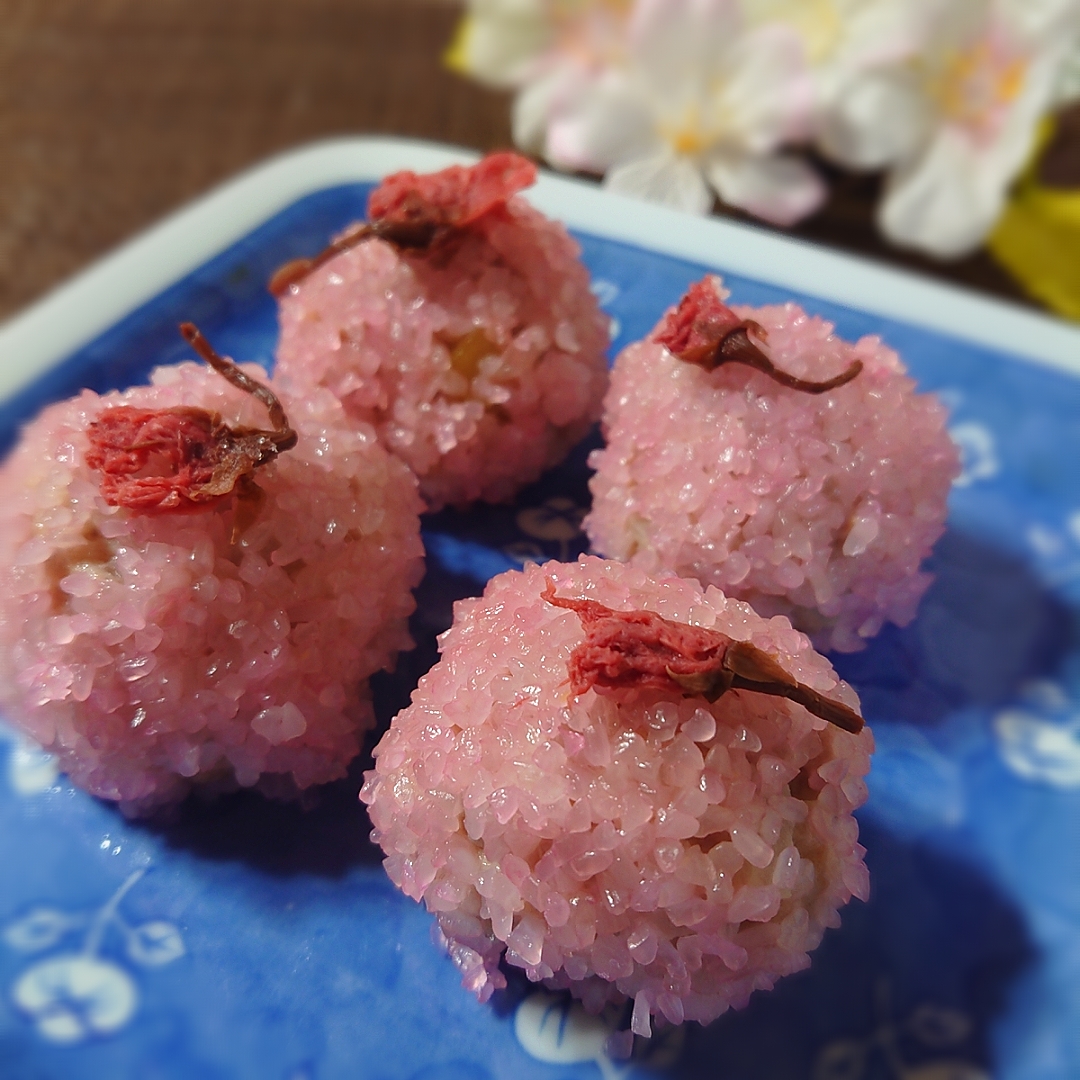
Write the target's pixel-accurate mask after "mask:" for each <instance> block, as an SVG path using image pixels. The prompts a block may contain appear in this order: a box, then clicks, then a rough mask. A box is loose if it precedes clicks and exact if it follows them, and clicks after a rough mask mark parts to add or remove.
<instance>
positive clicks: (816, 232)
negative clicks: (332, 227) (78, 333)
mask: <svg viewBox="0 0 1080 1080" xmlns="http://www.w3.org/2000/svg"><path fill="white" fill-rule="evenodd" d="M511 6H512V5H511ZM518 6H519V7H520V6H521V5H518ZM524 6H526V7H528V6H529V5H527V4H526V5H524ZM616 6H619V5H616ZM621 6H622V7H623V8H625V7H626V6H627V5H621ZM721 6H722V5H721ZM789 6H790V5H789ZM817 6H818V7H820V6H821V5H820V4H817ZM832 6H833V7H836V6H837V5H836V4H835V3H834V4H833V5H832ZM839 6H840V7H841V8H843V7H844V4H842V3H841V4H840V5H839ZM848 6H851V5H850V4H848ZM863 6H866V5H865V4H864V5H863ZM1073 6H1074V7H1075V5H1073ZM474 7H476V8H479V9H485V8H486V9H491V8H498V7H499V4H498V3H494V4H493V3H490V2H489V3H487V4H486V5H485V4H483V3H480V4H474ZM532 7H533V8H536V7H538V5H537V4H533V5H532ZM562 7H563V9H566V8H567V7H569V8H574V7H575V5H574V4H572V3H571V4H563V5H562ZM583 7H588V4H584V3H581V2H579V3H577V5H576V8H577V9H581V8H583ZM464 11H465V8H464V4H462V3H456V2H454V0H225V2H223V0H153V2H150V3H147V2H146V0H49V3H47V4H44V3H38V2H35V0H0V73H2V75H0V88H2V89H0V94H2V97H0V161H2V162H3V168H2V170H0V316H7V315H10V314H11V313H12V312H14V311H15V310H16V309H18V308H19V307H21V306H23V305H24V304H26V303H28V302H29V301H31V300H33V299H34V298H36V297H38V296H40V295H41V294H42V293H43V292H44V291H46V290H47V289H48V288H49V287H50V286H52V285H55V284H57V283H58V282H59V281H61V280H62V279H63V278H65V277H66V276H68V275H69V274H71V273H73V272H74V271H76V270H78V269H80V268H81V267H83V266H85V265H86V264H87V263H88V262H89V261H91V260H92V259H93V258H95V257H96V256H98V255H100V254H102V253H104V252H105V251H107V250H108V249H109V248H111V247H112V246H113V245H115V244H117V243H118V242H120V241H122V240H123V239H125V238H126V237H128V236H130V235H132V234H133V233H135V232H136V231H137V230H139V229H141V228H143V227H144V226H146V225H149V224H150V223H152V222H153V221H154V220H155V219H157V218H159V217H160V216H161V215H163V214H165V213H166V212H168V211H169V210H172V209H174V208H175V207H177V206H179V205H180V204H182V203H183V202H185V201H186V200H188V199H190V198H192V197H194V196H196V195H198V194H200V193H201V192H203V191H205V190H207V189H208V188H210V187H211V186H213V185H214V184H216V183H218V182H219V181H221V180H223V179H225V178H226V177H228V176H229V175H230V174H232V173H234V172H236V171H237V170H239V169H242V168H244V167H245V166H249V165H252V164H254V163H256V162H258V161H259V160H260V159H262V158H265V157H266V156H268V155H270V154H273V153H275V152H277V151H280V150H284V149H286V148H289V147H292V146H295V145H297V144H300V143H303V142H306V141H309V140H313V139H318V138H322V137H326V136H334V135H343V134H364V133H373V132H382V133H391V134H396V135H407V136H415V137H418V138H422V139H431V140H438V141H441V142H449V143H455V144H459V145H461V146H467V147H472V148H475V149H478V150H487V149H492V148H496V147H506V146H509V145H511V143H512V133H511V115H512V107H513V100H514V88H513V87H511V86H509V84H507V85H506V86H504V87H503V88H492V87H491V86H490V85H489V84H490V83H491V82H492V80H490V79H487V80H485V81H483V82H482V81H478V80H477V79H475V78H469V74H470V72H469V71H468V59H467V58H466V60H465V61H464V62H463V61H462V59H461V56H460V49H459V57H458V62H457V67H458V70H459V71H464V72H465V73H464V74H458V73H452V72H451V71H450V70H449V68H448V66H447V64H446V63H445V56H446V53H447V49H448V47H449V45H450V43H451V41H452V40H454V38H455V33H456V32H457V31H458V30H459V29H460V26H461V21H462V17H463V14H464ZM481 14H483V11H481ZM459 44H460V42H459ZM472 74H476V73H475V72H473V73H472ZM480 74H481V75H482V74H483V73H482V72H481V73H480ZM519 85H520V80H519ZM1062 115H1064V120H1060V121H1059V122H1057V124H1056V126H1055V129H1054V131H1053V132H1052V133H1050V134H1048V136H1047V138H1046V140H1045V143H1046V147H1045V149H1044V150H1043V151H1042V154H1041V158H1040V166H1039V167H1040V168H1042V169H1043V170H1044V172H1045V173H1046V174H1047V175H1048V176H1049V177H1050V180H1051V182H1052V183H1054V184H1057V185H1058V186H1060V187H1062V188H1063V189H1069V188H1071V187H1072V186H1074V185H1075V184H1076V183H1077V181H1080V131H1077V128H1078V127H1080V125H1078V124H1077V122H1076V121H1075V119H1073V120H1070V117H1071V116H1072V114H1071V113H1069V112H1067V111H1066V112H1064V113H1063V114H1062ZM807 153H808V157H809V160H810V161H811V163H812V165H813V167H814V168H815V169H816V170H817V171H818V173H819V174H820V175H821V176H822V177H823V178H824V180H825V181H826V184H827V190H828V194H827V197H826V198H825V201H824V204H823V205H822V206H821V207H820V208H819V209H817V210H816V211H815V212H813V213H811V214H810V216H809V217H806V218H805V219H804V220H802V221H801V222H800V223H799V224H797V225H794V226H792V227H789V228H788V229H786V230H784V231H787V232H789V233H791V234H793V235H797V236H801V237H804V238H807V239H810V240H814V241H819V242H822V243H826V244H829V245H832V246H834V247H839V248H843V249H846V250H850V251H856V252H861V253H864V254H868V255H870V256H872V257H874V258H876V259H881V260H885V261H889V262H891V263H894V264H898V265H904V266H910V267H915V268H917V269H920V270H923V271H926V272H928V273H931V274H934V275H936V276H937V277H939V278H945V279H947V280H951V281H954V282H959V283H963V284H966V285H969V286H972V287H975V288H977V289H980V290H983V291H987V292H990V293H993V294H997V295H1001V296H1005V297H1009V298H1012V299H1016V300H1019V301H1020V302H1024V303H1033V302H1034V303H1037V301H1031V300H1025V295H1026V294H1025V290H1024V289H1023V288H1021V286H1020V285H1018V284H1017V283H1016V281H1015V280H1014V279H1013V278H1012V277H1010V275H1009V274H1008V273H1006V272H1005V270H1003V269H1002V267H1001V265H1000V264H999V263H998V262H996V261H995V260H994V259H993V258H991V257H990V256H989V255H988V254H987V252H986V250H985V249H984V248H980V249H978V250H976V251H975V252H974V253H973V254H965V255H963V256H962V257H960V258H954V259H951V260H949V261H944V262H943V261H940V260H938V259H935V258H932V257H928V256H926V255H923V254H920V253H918V252H913V251H910V250H906V249H900V248H898V247H896V246H894V245H892V244H890V243H889V242H887V241H886V240H885V239H883V238H882V236H881V234H880V233H879V231H878V229H877V228H876V227H875V222H874V215H875V207H876V206H877V204H878V202H879V197H880V192H881V184H882V180H881V176H880V174H875V173H873V172H868V173H861V172H853V171H848V170H845V169H843V168H840V167H837V166H836V165H835V164H831V163H830V162H829V161H827V160H825V159H824V158H822V157H821V156H820V155H817V154H816V152H815V151H814V148H813V147H812V146H808V148H807ZM714 211H715V212H720V213H729V214H734V215H736V216H744V215H743V214H742V213H741V212H740V211H737V210H734V209H732V208H730V207H725V206H724V205H723V204H722V203H719V202H718V203H717V205H716V206H715V208H714ZM766 227H773V226H766Z"/></svg>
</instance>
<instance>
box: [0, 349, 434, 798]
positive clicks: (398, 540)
mask: <svg viewBox="0 0 1080 1080" xmlns="http://www.w3.org/2000/svg"><path fill="white" fill-rule="evenodd" d="M244 370H246V371H248V372H249V373H250V374H252V375H254V376H255V377H256V378H258V379H260V380H262V379H265V373H264V372H263V371H262V370H261V369H260V368H257V367H245V369H244ZM151 378H152V385H150V386H143V387H137V388H134V389H131V390H127V391H125V392H124V393H117V392H113V393H109V394H105V395H104V396H99V395H97V394H95V393H93V392H92V391H89V390H86V391H83V392H82V393H81V394H80V395H79V396H78V397H76V398H74V399H72V400H70V401H65V402H62V403H60V404H57V405H53V406H50V407H49V408H47V409H46V410H45V411H44V412H43V413H42V414H41V416H40V417H38V419H37V420H35V421H34V422H33V423H31V424H30V425H28V426H27V428H26V429H25V431H24V432H23V437H22V441H21V443H20V445H19V446H18V447H17V449H16V450H15V451H14V452H13V454H12V455H11V457H10V458H9V459H8V460H7V462H6V463H5V465H4V467H3V469H2V471H0V507H2V508H3V510H2V514H0V708H2V709H3V712H4V715H5V716H6V718H7V719H9V720H11V721H12V722H14V723H15V724H16V725H17V726H18V727H19V728H21V729H22V730H23V731H25V732H26V733H27V734H28V735H30V736H32V737H33V738H34V739H36V740H37V741H38V742H39V743H40V744H41V745H42V746H43V747H45V748H46V749H47V750H49V751H51V752H53V753H55V754H57V755H58V757H59V759H60V763H61V766H62V767H63V768H64V769H65V770H66V771H67V773H68V774H69V775H70V776H71V778H72V780H73V781H74V782H75V783H76V784H78V785H79V786H80V787H83V788H85V789H86V790H87V791H89V792H91V793H92V794H94V795H97V796H99V797H101V798H104V799H112V800H117V801H119V802H120V803H121V804H123V806H124V807H125V809H128V810H130V811H132V812H143V811H148V810H150V809H153V808H154V807H156V806H158V805H160V804H163V803H168V802H172V801H175V800H178V799H179V798H181V797H182V796H183V795H184V794H185V793H186V792H187V791H188V790H189V789H190V788H191V787H192V785H196V784H197V785H210V786H212V787H215V788H218V787H222V788H227V787H234V786H235V785H237V784H238V785H240V786H242V787H250V786H252V785H255V784H256V783H257V782H259V783H260V785H261V786H262V787H263V788H264V789H265V790H268V791H270V792H272V793H275V794H282V795H287V794H291V793H294V792H295V791H297V790H298V789H303V788H306V787H309V786H310V785H312V784H319V783H323V782H325V781H328V780H333V779H335V778H337V777H341V776H343V775H344V774H345V769H346V766H347V764H348V763H349V761H350V760H351V759H352V758H353V757H355V755H356V754H357V753H358V751H359V749H360V741H361V737H362V734H363V732H364V731H365V730H366V729H368V728H370V727H371V726H372V724H373V714H372V709H371V705H370V703H369V696H368V692H367V687H366V683H365V680H366V678H367V677H368V676H369V675H371V674H372V673H373V672H375V671H378V670H379V669H380V668H384V667H388V666H390V665H392V664H393V663H394V658H395V656H396V654H397V652H398V650H400V649H407V648H410V647H411V645H412V642H411V640H410V638H409V634H408V630H407V626H406V622H407V619H408V616H409V614H410V613H411V612H412V610H413V608H414V606H415V605H414V601H413V597H412V593H411V589H412V588H413V586H415V585H416V584H417V582H418V581H419V579H420V577H421V576H422V573H423V548H422V545H421V542H420V528H419V521H420V519H419V510H420V500H419V496H418V494H417V491H416V481H415V478H414V477H413V476H412V475H411V474H410V472H409V471H408V469H407V468H406V467H405V466H404V465H402V464H401V462H399V461H398V460H397V459H395V458H394V457H392V456H391V455H390V454H388V453H387V452H386V451H385V450H383V448H382V447H381V446H380V445H379V444H378V441H377V440H376V438H375V433H374V432H373V431H372V430H371V429H370V428H369V427H366V426H364V425H357V424H356V423H355V422H353V421H352V420H351V418H348V417H346V416H345V413H344V411H343V410H342V408H341V405H340V404H339V403H338V402H337V400H336V399H335V398H334V397H333V395H331V394H330V393H329V392H327V391H321V392H319V391H316V392H313V393H312V394H311V395H310V396H309V397H307V398H305V399H303V400H299V399H290V398H285V399H284V400H283V404H284V405H285V408H286V411H287V413H288V419H289V421H290V422H291V424H292V427H293V428H294V429H295V431H296V432H297V434H298V441H297V444H296V446H295V448H294V449H291V450H288V451H287V452H283V453H281V454H280V455H279V456H278V457H277V458H276V459H274V460H273V461H272V462H270V463H269V464H267V465H266V466H265V467H262V468H260V469H259V470H258V472H257V474H256V482H257V484H258V486H259V487H260V488H261V489H262V491H263V492H264V493H265V500H264V502H263V503H262V505H261V507H260V508H259V509H258V511H257V514H256V516H255V519H254V522H253V523H252V524H250V525H249V526H248V527H247V528H246V529H245V530H244V531H243V532H242V534H241V535H240V536H239V537H238V538H237V539H236V541H235V542H233V535H232V534H233V524H234V518H235V505H236V503H235V496H230V497H226V498H225V499H224V500H222V501H218V502H216V503H215V504H214V505H212V506H208V507H205V508H201V509H192V510H188V511H184V512H168V513H166V512H159V513H148V512H143V511H137V510H130V509H127V508H125V507H123V506H115V505H109V503H108V502H106V500H105V498H104V496H103V494H102V487H101V486H102V479H103V477H102V473H101V472H100V471H98V470H97V469H94V468H91V467H90V465H89V464H88V463H87V460H86V458H87V452H88V448H89V442H90V440H89V436H88V428H89V426H90V425H91V423H92V422H94V421H95V419H97V418H99V417H101V416H102V415H103V414H105V413H106V410H108V409H109V407H111V406H118V405H124V406H137V407H139V408H142V409H151V410H158V409H169V408H172V407H175V406H195V407H197V408H198V409H207V410H210V411H212V412H217V413H219V414H220V415H221V416H222V417H223V418H224V419H225V420H226V422H228V423H230V424H241V425H247V426H249V427H257V428H265V427H266V426H267V412H266V409H265V408H264V407H263V406H262V405H260V404H259V403H258V402H256V401H255V400H253V399H252V398H251V397H250V396H248V395H246V394H244V393H242V392H241V391H240V390H238V389H236V388H235V387H233V386H231V385H229V383H227V382H226V381H225V380H224V379H222V378H221V376H220V375H218V374H216V373H215V372H214V371H212V370H211V369H210V368H208V367H205V366H201V365H199V366H197V365H195V364H192V363H184V364H180V365H178V366H176V367H164V368H158V369H157V370H156V371H154V372H153V374H152V377H151ZM114 415H115V414H114ZM149 471H150V472H151V473H153V471H154V470H153V468H151V469H150V470H149Z"/></svg>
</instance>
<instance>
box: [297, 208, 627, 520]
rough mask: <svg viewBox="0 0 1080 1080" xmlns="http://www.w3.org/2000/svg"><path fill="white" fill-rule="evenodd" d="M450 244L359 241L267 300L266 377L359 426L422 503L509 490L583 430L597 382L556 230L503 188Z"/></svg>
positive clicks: (583, 280)
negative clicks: (307, 391) (269, 344)
mask: <svg viewBox="0 0 1080 1080" xmlns="http://www.w3.org/2000/svg"><path fill="white" fill-rule="evenodd" d="M454 243H456V245H457V246H456V247H453V248H452V254H450V255H449V256H448V257H447V256H446V254H445V252H441V253H439V254H438V256H436V255H435V254H432V255H431V256H429V255H428V254H425V253H422V252H415V251H414V252H408V251H398V250H397V249H396V248H395V247H393V246H392V245H391V244H389V243H386V242H385V241H383V240H375V239H372V240H367V241H365V242H363V243H360V244H357V245H356V246H355V247H353V248H351V249H350V250H348V251H345V252H343V253H342V254H340V255H337V256H336V257H334V258H333V259H331V260H330V261H329V262H327V263H325V264H323V265H322V266H320V267H318V268H317V269H316V270H314V271H312V272H311V273H310V274H309V275H308V276H307V277H306V278H305V279H304V280H303V281H301V282H300V283H299V284H297V285H293V286H292V287H291V288H290V289H289V290H288V291H287V292H286V293H285V294H284V295H283V296H282V297H281V301H280V303H281V307H280V321H281V341H280V346H279V349H278V361H277V363H278V367H277V376H278V377H279V378H280V379H281V380H283V384H284V385H287V386H292V387H294V388H298V389H299V390H300V391H302V390H303V389H304V388H306V387H310V386H322V387H328V388H329V389H330V390H332V391H333V392H334V393H335V394H336V395H337V396H338V397H339V398H340V399H341V400H342V402H343V403H344V404H345V408H346V410H347V411H348V413H349V414H350V415H351V416H353V417H355V418H356V419H357V420H358V421H362V422H365V423H370V424H371V425H373V426H374V428H375V429H376V431H377V432H378V435H379V438H380V440H381V441H382V442H383V445H385V446H386V447H387V448H388V449H389V450H391V451H392V452H393V453H395V454H397V455H398V456H399V457H400V458H401V459H402V460H403V461H405V462H406V463H407V464H408V465H409V467H410V468H411V469H412V470H413V471H414V472H415V473H416V474H417V476H419V478H420V489H421V493H422V494H423V496H424V498H425V500H426V502H427V505H428V507H429V509H432V510H437V509H439V508H440V507H442V506H444V505H447V504H453V505H464V504H466V503H470V502H473V501H475V500H477V499H482V500H485V501H487V502H502V501H505V500H507V499H509V498H511V497H512V496H513V495H514V493H515V492H516V491H517V490H518V489H519V488H521V487H522V486H524V485H525V484H527V483H530V482H532V481H533V480H535V479H536V478H537V477H538V476H539V475H540V474H541V472H543V471H544V470H545V469H547V468H549V467H551V466H552V465H555V464H557V463H558V462H559V461H561V460H562V459H563V458H564V457H565V456H566V454H567V453H568V452H569V451H570V449H571V448H572V447H573V446H574V444H575V443H577V442H578V441H579V440H580V439H581V438H582V437H583V436H584V435H585V433H586V432H587V431H588V429H589V428H590V427H591V425H592V424H593V423H595V422H596V420H597V419H598V418H599V415H600V402H601V399H602V397H603V394H604V390H605V389H606V387H607V360H606V357H605V349H606V348H607V344H608V332H607V319H606V317H605V316H604V315H603V314H602V312H601V311H600V309H599V306H598V305H597V302H596V299H595V297H594V296H593V295H592V293H591V292H590V291H589V275H588V272H587V271H586V269H585V267H584V265H583V264H582V263H581V261H580V258H579V249H578V246H577V244H576V243H575V242H574V241H573V240H572V239H571V237H570V236H569V234H568V233H567V232H566V229H565V228H564V227H563V226H562V225H561V224H559V223H558V222H555V221H551V220H549V219H548V218H546V217H544V215H543V214H541V213H539V212H538V211H537V210H534V209H533V208H532V207H531V206H530V205H529V204H528V203H527V202H526V201H525V200H524V199H523V198H521V197H515V198H512V199H510V201H509V202H508V203H506V204H505V206H503V207H501V208H500V209H499V211H498V212H493V213H488V214H486V215H484V216H483V217H482V218H480V219H479V220H478V221H475V222H473V223H472V224H471V225H470V226H469V228H468V229H467V230H464V231H463V232H462V233H461V234H460V240H455V241H454Z"/></svg>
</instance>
